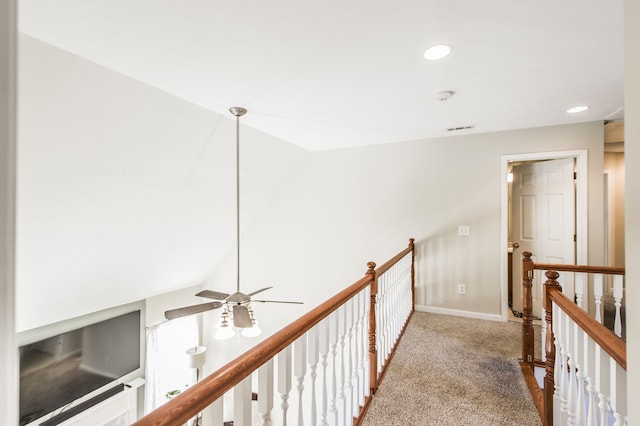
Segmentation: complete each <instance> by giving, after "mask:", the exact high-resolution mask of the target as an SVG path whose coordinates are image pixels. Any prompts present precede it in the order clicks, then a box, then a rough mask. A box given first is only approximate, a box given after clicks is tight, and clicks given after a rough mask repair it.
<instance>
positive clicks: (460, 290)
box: [458, 284, 467, 294]
mask: <svg viewBox="0 0 640 426" xmlns="http://www.w3.org/2000/svg"><path fill="white" fill-rule="evenodd" d="M458 294H467V286H466V285H465V284H458Z"/></svg>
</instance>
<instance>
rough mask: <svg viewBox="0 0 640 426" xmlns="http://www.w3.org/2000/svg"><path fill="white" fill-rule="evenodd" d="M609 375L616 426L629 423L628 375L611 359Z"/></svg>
mask: <svg viewBox="0 0 640 426" xmlns="http://www.w3.org/2000/svg"><path fill="white" fill-rule="evenodd" d="M609 365H610V369H609V374H610V375H611V400H610V403H611V410H612V412H613V418H614V419H615V423H614V426H623V425H625V424H626V423H627V415H626V414H627V399H626V398H627V373H626V371H625V370H624V369H623V368H622V367H620V365H618V363H617V362H616V361H615V360H614V359H611V358H610V362H609Z"/></svg>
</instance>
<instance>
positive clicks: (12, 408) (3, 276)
mask: <svg viewBox="0 0 640 426" xmlns="http://www.w3.org/2000/svg"><path fill="white" fill-rule="evenodd" d="M16 10H17V5H16V1H15V0H7V1H2V2H0V395H2V397H0V424H6V425H13V424H16V423H17V421H18V392H16V389H17V388H18V350H17V348H16V341H15V336H14V325H15V319H14V315H15V310H14V259H15V238H14V236H15V235H14V232H15V181H16V180H15V165H16V164H15V147H16V140H15V138H16V124H15V120H16V67H17V60H16Z"/></svg>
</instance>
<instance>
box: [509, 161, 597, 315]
mask: <svg viewBox="0 0 640 426" xmlns="http://www.w3.org/2000/svg"><path fill="white" fill-rule="evenodd" d="M561 158H574V159H575V160H576V173H577V179H576V239H577V242H576V263H577V264H580V265H586V264H587V263H588V258H587V255H588V241H589V231H588V226H589V220H588V204H587V200H588V189H589V184H588V182H589V163H588V151H587V150H586V149H580V150H575V151H555V152H534V153H527V154H508V155H502V156H501V158H500V271H501V273H500V289H501V295H502V297H501V306H502V310H501V311H502V314H501V317H502V320H503V321H506V320H507V316H508V315H507V314H508V309H509V294H508V291H509V290H508V279H509V277H508V270H507V266H508V265H507V244H508V241H507V238H508V235H507V226H508V221H509V216H508V215H509V199H508V184H507V173H509V163H510V162H513V161H538V160H556V159H561ZM514 285H515V283H514Z"/></svg>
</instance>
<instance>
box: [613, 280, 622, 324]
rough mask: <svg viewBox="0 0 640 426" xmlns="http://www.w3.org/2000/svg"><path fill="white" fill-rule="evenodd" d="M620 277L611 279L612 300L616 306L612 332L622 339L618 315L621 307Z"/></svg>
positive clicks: (619, 315)
mask: <svg viewBox="0 0 640 426" xmlns="http://www.w3.org/2000/svg"><path fill="white" fill-rule="evenodd" d="M622 278H623V277H622V275H615V276H614V277H613V300H614V301H615V304H616V319H615V322H614V328H613V331H614V333H616V336H618V337H622V319H621V318H622V317H621V314H620V307H621V306H622V294H623V291H622V288H623V285H622Z"/></svg>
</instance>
